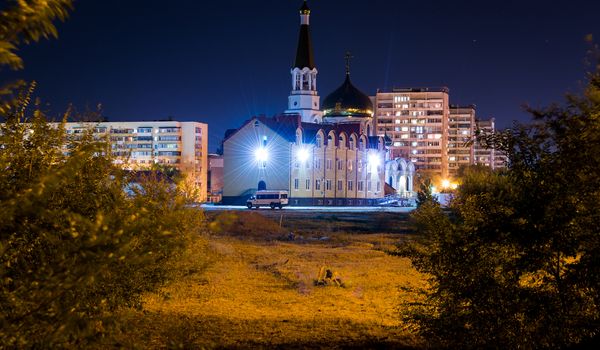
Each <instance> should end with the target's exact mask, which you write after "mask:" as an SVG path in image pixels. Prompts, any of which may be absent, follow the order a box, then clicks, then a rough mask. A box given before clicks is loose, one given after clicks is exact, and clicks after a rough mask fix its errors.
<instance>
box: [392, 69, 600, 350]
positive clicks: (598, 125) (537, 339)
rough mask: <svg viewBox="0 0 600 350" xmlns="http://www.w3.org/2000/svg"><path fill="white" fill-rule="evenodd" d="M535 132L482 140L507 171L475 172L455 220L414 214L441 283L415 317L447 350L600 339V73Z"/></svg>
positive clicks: (536, 123)
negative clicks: (497, 154) (505, 161)
mask: <svg viewBox="0 0 600 350" xmlns="http://www.w3.org/2000/svg"><path fill="white" fill-rule="evenodd" d="M589 78H590V79H589V83H588V85H587V87H586V89H585V91H584V93H583V95H582V96H574V95H569V96H567V103H566V106H564V107H560V106H556V105H555V106H551V107H550V108H547V109H544V110H530V112H531V113H532V114H533V117H534V120H533V122H532V123H531V124H529V125H520V124H516V125H515V126H514V127H512V128H511V129H509V130H506V131H504V132H501V133H497V134H491V135H481V136H480V142H481V143H482V144H487V145H489V146H494V147H496V148H497V149H500V150H501V151H503V152H505V153H506V154H507V155H508V158H509V166H510V168H509V169H508V170H507V171H506V172H505V173H493V172H490V171H482V170H481V169H480V170H479V171H477V170H473V171H466V172H465V175H464V178H463V182H462V185H461V187H460V188H459V190H458V193H457V196H456V199H455V200H454V201H453V203H452V204H451V208H450V211H451V213H450V214H449V215H446V214H444V213H443V212H442V211H441V209H440V208H439V206H437V205H435V204H433V203H427V204H425V205H422V206H421V207H420V208H418V209H417V210H416V212H415V213H414V216H413V217H414V219H415V222H416V224H417V227H418V230H419V233H420V234H421V237H420V239H419V240H417V241H415V242H414V243H412V244H410V245H409V246H407V247H404V249H405V250H404V254H406V255H407V256H409V257H410V258H411V259H412V261H413V264H414V266H415V267H416V268H417V270H418V271H420V272H424V273H427V274H428V275H429V276H430V288H429V289H427V290H425V291H423V293H424V300H423V302H422V303H419V304H413V305H410V306H409V307H408V309H405V310H406V313H405V314H404V316H405V317H406V319H407V320H409V321H410V322H411V323H412V324H413V325H415V326H416V327H417V329H418V330H419V331H420V332H421V333H422V334H423V335H424V336H425V338H426V339H429V340H430V341H431V344H432V345H434V346H438V347H460V348H487V347H494V348H534V347H535V348H537V347H551V348H555V347H566V346H571V345H574V344H578V343H580V342H582V341H586V339H589V338H590V337H592V336H594V335H596V334H598V332H599V331H600V323H599V321H600V306H599V305H600V240H599V239H598V237H599V236H598V227H600V172H599V171H598V169H600V74H599V73H598V72H597V71H596V72H595V73H593V74H591V75H590V77H589Z"/></svg>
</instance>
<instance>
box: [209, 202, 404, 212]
mask: <svg viewBox="0 0 600 350" xmlns="http://www.w3.org/2000/svg"><path fill="white" fill-rule="evenodd" d="M201 208H202V209H204V210H206V211H220V210H248V211H259V212H263V211H271V208H268V207H265V208H260V209H248V208H246V207H245V206H242V205H239V206H237V205H210V204H203V205H201ZM414 209H415V208H414V207H284V208H283V209H282V211H284V212H285V211H294V212H296V211H300V212H314V213H367V212H368V213H409V212H411V211H413V210H414ZM274 212H279V209H275V210H274Z"/></svg>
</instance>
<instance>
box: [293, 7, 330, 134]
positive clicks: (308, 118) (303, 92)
mask: <svg viewBox="0 0 600 350" xmlns="http://www.w3.org/2000/svg"><path fill="white" fill-rule="evenodd" d="M309 20H310V8H309V7H308V3H307V2H306V0H304V2H303V3H302V7H300V37H299V38H298V48H297V50H296V60H295V61H294V66H293V67H292V69H291V73H292V92H291V93H290V96H289V97H288V109H287V110H286V113H294V114H300V115H301V116H302V121H303V122H311V123H314V122H321V117H322V116H323V112H321V111H320V110H319V105H320V98H319V94H318V92H317V73H318V71H317V66H316V65H315V60H314V57H313V48H312V42H311V39H310V30H309V25H308V24H309Z"/></svg>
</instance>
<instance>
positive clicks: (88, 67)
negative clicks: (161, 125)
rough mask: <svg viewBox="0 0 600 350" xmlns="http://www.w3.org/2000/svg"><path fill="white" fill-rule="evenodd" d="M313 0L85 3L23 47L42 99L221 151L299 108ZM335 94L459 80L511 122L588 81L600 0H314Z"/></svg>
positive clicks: (314, 22) (56, 107) (323, 76)
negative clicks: (298, 57) (263, 118)
mask: <svg viewBox="0 0 600 350" xmlns="http://www.w3.org/2000/svg"><path fill="white" fill-rule="evenodd" d="M300 5H301V1H300V0H277V1H275V0H270V1H269V0H265V1H256V0H253V1H238V0H230V1H198V0H169V1H158V0H126V1H125V0H79V1H76V3H75V11H74V12H73V14H72V16H71V18H70V19H69V20H68V21H67V22H66V23H64V24H60V25H59V35H60V37H59V39H58V40H51V41H45V42H42V43H39V44H35V45H32V46H27V47H23V48H22V50H21V51H20V53H21V55H22V56H23V58H24V60H25V66H26V68H25V70H24V71H20V72H16V73H8V74H7V72H6V71H5V72H4V73H3V75H4V77H5V78H11V77H21V78H26V79H35V80H37V81H38V83H39V89H38V96H39V97H40V98H42V99H43V100H44V101H45V102H47V103H49V104H50V106H49V110H50V111H51V112H52V113H54V114H58V113H60V112H61V111H64V109H65V108H66V107H67V105H68V104H69V103H70V102H72V103H73V104H74V105H75V106H77V107H78V108H80V109H84V108H85V106H90V107H95V106H96V105H97V104H98V103H102V106H103V111H104V114H105V115H106V116H107V117H108V118H109V119H110V120H112V121H119V120H142V119H150V120H154V119H164V118H166V117H168V116H172V117H173V118H175V119H177V120H198V121H204V122H207V123H208V124H209V131H210V133H209V136H210V140H209V142H210V147H211V150H214V149H215V148H216V146H217V145H218V143H219V142H220V139H221V138H222V136H223V133H224V131H225V129H228V128H235V127H238V126H239V125H240V124H241V123H242V122H243V121H244V120H246V119H248V117H250V116H251V115H255V114H267V115H272V114H275V113H278V112H281V111H283V110H284V109H285V108H286V104H287V96H288V94H289V90H290V73H289V70H290V66H291V65H292V62H293V59H294V55H295V49H296V41H297V37H298V29H299V16H298V8H299V7H300ZM309 5H310V7H311V9H312V15H311V31H312V39H313V44H314V50H315V60H316V64H317V68H318V70H319V77H318V79H319V81H318V82H319V86H318V87H319V93H320V95H321V98H324V97H325V96H326V95H327V94H328V93H329V92H331V91H333V90H334V89H335V88H336V87H337V86H338V85H340V84H341V83H342V81H343V74H344V59H343V55H344V52H345V51H346V50H350V51H352V53H353V56H354V57H355V58H354V60H353V63H352V77H353V82H354V83H355V85H357V86H358V87H359V88H360V89H361V90H363V91H364V92H365V93H367V94H369V95H373V94H374V93H375V91H376V89H378V88H380V89H385V88H391V87H392V86H397V87H423V86H431V87H437V86H448V87H449V88H450V100H451V101H450V102H451V103H453V104H471V103H474V104H476V105H477V113H478V116H479V117H482V118H487V117H490V116H493V117H496V119H497V120H498V123H499V125H500V126H508V125H510V124H511V121H512V120H514V119H518V120H527V118H528V117H527V115H526V114H525V113H524V112H522V108H521V106H522V105H523V104H531V105H533V106H541V105H546V104H548V103H550V102H553V101H562V96H563V95H564V93H565V92H566V91H577V90H578V89H579V88H580V86H581V85H580V82H581V81H582V79H583V77H584V72H585V71H586V66H585V65H584V58H585V54H586V50H587V49H588V45H587V44H586V43H585V41H584V37H585V36H586V35H587V34H593V35H594V38H595V39H596V40H598V38H600V20H598V15H600V1H596V0H588V1H581V0H571V1H539V0H532V1H527V0H521V1H512V0H503V1H481V0H479V1H461V0H455V1H449V0H446V1H435V0H429V1H400V0H385V1H384V0H368V1H367V0H362V1H359V0H312V1H309Z"/></svg>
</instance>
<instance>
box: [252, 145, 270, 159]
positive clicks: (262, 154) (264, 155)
mask: <svg viewBox="0 0 600 350" xmlns="http://www.w3.org/2000/svg"><path fill="white" fill-rule="evenodd" d="M254 156H255V157H256V160H257V161H259V162H266V161H267V160H268V159H269V152H267V150H266V149H265V148H264V147H260V148H258V149H257V150H256V152H254Z"/></svg>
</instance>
